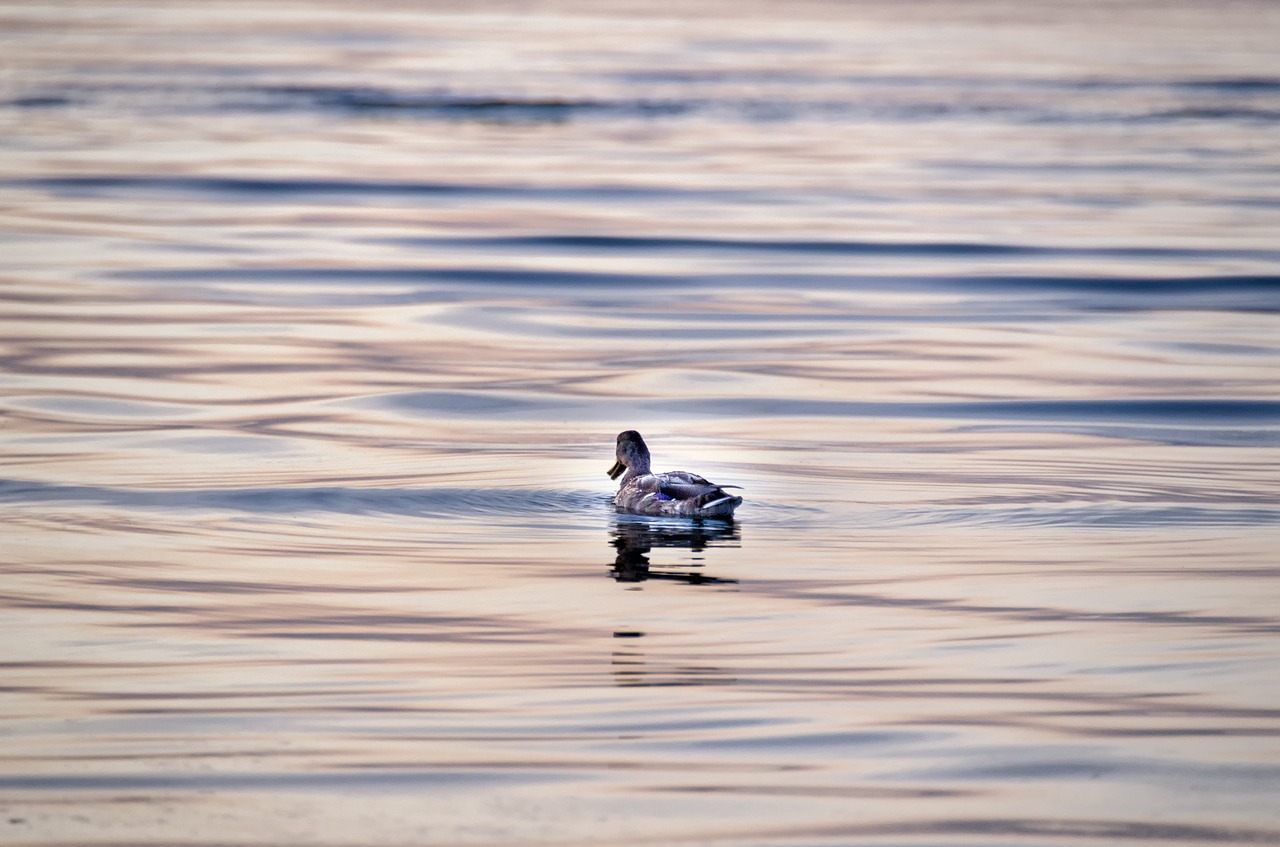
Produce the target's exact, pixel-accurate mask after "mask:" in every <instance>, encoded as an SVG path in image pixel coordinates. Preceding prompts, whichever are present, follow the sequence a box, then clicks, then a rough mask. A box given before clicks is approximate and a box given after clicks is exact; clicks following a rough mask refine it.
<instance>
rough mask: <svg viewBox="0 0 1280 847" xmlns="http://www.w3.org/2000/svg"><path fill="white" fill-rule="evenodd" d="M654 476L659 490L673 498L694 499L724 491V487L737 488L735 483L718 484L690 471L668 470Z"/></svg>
mask: <svg viewBox="0 0 1280 847" xmlns="http://www.w3.org/2000/svg"><path fill="white" fill-rule="evenodd" d="M654 477H655V478H656V479H657V482H658V486H657V487H658V491H660V492H661V493H663V494H665V495H666V496H668V497H670V498H671V499H672V500H692V499H694V498H696V497H705V496H706V495H708V494H715V493H717V492H720V493H723V492H722V491H721V489H723V488H737V486H735V485H727V486H726V485H716V484H715V483H714V482H708V481H707V480H706V479H704V478H702V477H700V476H698V475H697V474H696V473H689V472H688V471H668V472H667V473H660V474H654Z"/></svg>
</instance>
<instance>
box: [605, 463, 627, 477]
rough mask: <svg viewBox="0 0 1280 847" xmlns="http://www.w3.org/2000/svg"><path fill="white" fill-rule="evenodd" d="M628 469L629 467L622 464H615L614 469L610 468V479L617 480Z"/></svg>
mask: <svg viewBox="0 0 1280 847" xmlns="http://www.w3.org/2000/svg"><path fill="white" fill-rule="evenodd" d="M626 469H627V466H626V465H624V464H622V462H620V461H619V462H614V463H613V467H611V468H609V479H617V478H618V477H620V476H622V472H623V471H625V470H626Z"/></svg>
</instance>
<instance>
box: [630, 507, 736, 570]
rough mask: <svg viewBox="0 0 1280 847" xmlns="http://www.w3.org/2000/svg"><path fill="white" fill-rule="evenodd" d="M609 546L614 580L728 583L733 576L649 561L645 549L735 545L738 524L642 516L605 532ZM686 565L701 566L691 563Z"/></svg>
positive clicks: (698, 548) (696, 548) (694, 548)
mask: <svg viewBox="0 0 1280 847" xmlns="http://www.w3.org/2000/svg"><path fill="white" fill-rule="evenodd" d="M609 534H610V535H611V536H612V538H611V539H610V541H609V544H610V546H612V547H613V548H614V549H616V550H617V557H616V558H615V560H614V563H613V567H612V568H611V569H610V570H609V573H610V575H611V576H613V578H614V579H616V580H617V581H618V582H644V581H645V580H649V579H667V580H672V581H675V582H687V583H690V584H693V585H707V584H712V583H720V584H732V583H736V582H737V580H736V579H721V578H719V577H714V576H708V575H707V574H706V573H704V572H703V571H701V570H692V569H691V570H666V569H658V568H655V567H653V566H652V565H651V564H650V563H649V552H650V551H651V550H652V549H653V548H654V547H675V548H682V549H686V550H690V551H692V552H693V553H701V552H702V551H703V550H705V549H706V548H708V547H712V546H717V545H719V546H733V547H736V546H737V545H738V539H739V536H738V527H737V525H736V524H735V523H733V522H732V521H707V522H703V521H688V522H686V521H681V522H678V523H676V522H662V521H652V520H644V519H635V520H627V519H619V520H618V521H617V523H616V524H615V525H614V527H613V529H612V530H610V533H609ZM689 567H690V568H701V567H702V563H701V562H699V561H695V562H693V563H692V564H691V565H690V566H689Z"/></svg>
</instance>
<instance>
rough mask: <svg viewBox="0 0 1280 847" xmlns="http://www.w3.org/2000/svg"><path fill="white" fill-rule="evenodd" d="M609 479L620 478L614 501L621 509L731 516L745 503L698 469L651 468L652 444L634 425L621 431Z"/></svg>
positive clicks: (635, 512)
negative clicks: (657, 470) (646, 441)
mask: <svg viewBox="0 0 1280 847" xmlns="http://www.w3.org/2000/svg"><path fill="white" fill-rule="evenodd" d="M608 473H609V479H618V477H619V476H621V477H622V479H621V480H620V481H619V485H618V493H617V494H615V495H614V497H613V504H614V506H616V507H617V509H618V511H620V512H630V513H631V514H633V515H651V516H654V517H673V518H674V517H679V518H728V519H729V520H732V519H733V510H734V509H736V508H738V507H739V506H740V505H742V498H741V497H738V496H737V495H735V494H729V493H727V492H726V491H725V489H726V488H738V487H740V486H737V485H716V484H715V483H714V482H708V481H707V480H705V479H703V478H702V477H700V476H698V475H697V474H696V473H689V472H688V471H666V472H665V473H654V472H653V471H651V470H650V469H649V447H648V445H647V444H645V443H644V439H643V438H641V437H640V433H638V432H636V431H635V430H634V429H629V430H627V431H626V432H620V433H618V447H617V461H616V462H614V463H613V467H611V468H609V471H608Z"/></svg>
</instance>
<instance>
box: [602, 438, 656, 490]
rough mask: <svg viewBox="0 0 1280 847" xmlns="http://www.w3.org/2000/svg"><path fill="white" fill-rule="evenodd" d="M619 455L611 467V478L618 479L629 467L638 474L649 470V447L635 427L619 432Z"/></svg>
mask: <svg viewBox="0 0 1280 847" xmlns="http://www.w3.org/2000/svg"><path fill="white" fill-rule="evenodd" d="M617 456H618V460H617V461H616V462H614V463H613V467H611V468H609V479H617V478H618V477H619V476H620V475H621V474H622V472H623V471H625V470H627V469H628V468H630V469H631V471H632V472H633V473H636V474H642V473H648V472H649V447H648V445H646V444H645V443H644V439H643V438H641V437H640V433H638V432H636V431H635V430H634V429H629V430H627V431H626V432H620V433H618V449H617Z"/></svg>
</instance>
